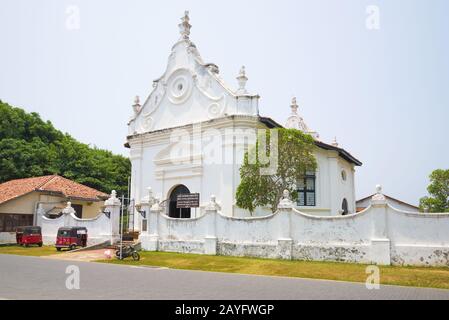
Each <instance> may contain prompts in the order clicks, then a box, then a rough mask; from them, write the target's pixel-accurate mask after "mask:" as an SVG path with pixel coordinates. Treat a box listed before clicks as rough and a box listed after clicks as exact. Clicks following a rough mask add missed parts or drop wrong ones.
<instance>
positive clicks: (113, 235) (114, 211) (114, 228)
mask: <svg viewBox="0 0 449 320" xmlns="http://www.w3.org/2000/svg"><path fill="white" fill-rule="evenodd" d="M121 205H122V203H121V202H120V200H119V199H118V198H117V192H116V191H115V190H112V192H111V196H110V197H109V199H108V200H106V201H105V202H104V206H105V209H104V211H105V212H109V222H110V225H109V228H108V237H109V239H110V241H111V244H113V243H114V242H116V241H118V240H119V239H120V208H121Z"/></svg>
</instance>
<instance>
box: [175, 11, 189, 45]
mask: <svg viewBox="0 0 449 320" xmlns="http://www.w3.org/2000/svg"><path fill="white" fill-rule="evenodd" d="M178 26H179V33H181V40H188V39H189V36H190V29H191V28H192V25H191V24H190V17H189V11H187V10H186V11H185V12H184V17H182V18H181V23H180V24H179V25H178Z"/></svg>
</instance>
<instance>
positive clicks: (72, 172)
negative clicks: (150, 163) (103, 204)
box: [0, 100, 131, 195]
mask: <svg viewBox="0 0 449 320" xmlns="http://www.w3.org/2000/svg"><path fill="white" fill-rule="evenodd" d="M130 171H131V164H130V161H129V159H128V158H125V157H123V156H120V155H114V154H112V153H111V152H110V151H106V150H101V149H98V148H91V147H89V146H88V145H86V144H84V143H81V142H78V141H77V140H75V139H74V138H72V137H71V136H70V135H68V134H64V133H62V132H61V131H59V130H57V129H55V127H54V126H53V125H52V123H51V122H50V121H47V122H44V121H43V120H42V119H41V118H40V116H39V115H38V114H37V113H26V112H25V111H24V110H22V109H19V108H14V107H12V106H10V105H8V104H7V103H4V102H2V101H1V100H0V183H2V182H5V181H8V180H11V179H18V178H28V177H36V176H43V175H50V174H59V175H61V176H63V177H66V178H68V179H72V180H74V181H76V182H79V183H82V184H84V185H87V186H89V187H92V188H95V189H97V190H100V191H103V192H106V193H110V192H111V190H117V192H118V194H122V193H123V194H125V195H126V193H127V189H128V176H129V175H130Z"/></svg>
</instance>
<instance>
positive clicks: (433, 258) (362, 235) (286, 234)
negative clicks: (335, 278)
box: [140, 190, 449, 266]
mask: <svg viewBox="0 0 449 320" xmlns="http://www.w3.org/2000/svg"><path fill="white" fill-rule="evenodd" d="M379 191H380V190H379ZM151 204H152V203H151V201H149V202H148V203H146V204H143V206H142V209H144V210H145V211H146V212H148V214H147V215H148V216H147V218H148V221H147V222H148V231H147V232H144V233H142V234H141V236H140V240H141V242H142V248H143V249H144V250H149V251H168V252H182V253H199V254H211V255H228V256H251V257H264V258H279V259H294V260H318V261H342V262H343V261H344V262H357V263H375V264H382V265H389V264H393V265H417V266H449V214H421V213H408V212H404V211H399V210H397V209H394V208H393V207H391V206H389V205H388V204H387V202H386V201H385V197H384V196H383V195H382V194H381V193H380V192H379V193H378V194H376V195H375V196H374V197H373V199H372V202H371V206H370V207H368V208H367V209H366V210H364V211H362V212H360V213H358V214H354V215H350V216H338V217H335V216H333V217H318V216H311V215H307V214H305V213H302V212H299V211H297V210H296V209H294V208H293V206H292V202H291V201H290V200H288V195H287V196H286V197H285V199H284V200H282V201H281V204H280V209H279V210H278V211H277V212H276V213H275V214H273V215H269V216H266V217H256V218H232V217H228V216H225V215H223V214H221V213H220V212H218V206H217V205H216V203H215V198H214V197H213V198H212V200H211V203H210V204H209V206H208V208H207V209H206V211H205V214H204V215H203V216H202V217H199V218H196V219H182V220H181V219H172V218H169V217H167V216H166V215H165V214H163V213H162V209H161V208H160V207H159V206H158V204H156V205H153V206H151Z"/></svg>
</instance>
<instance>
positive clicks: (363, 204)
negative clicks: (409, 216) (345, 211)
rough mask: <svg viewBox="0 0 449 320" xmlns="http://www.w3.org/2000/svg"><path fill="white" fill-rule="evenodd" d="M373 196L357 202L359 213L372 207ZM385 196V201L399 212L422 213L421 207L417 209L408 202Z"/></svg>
mask: <svg viewBox="0 0 449 320" xmlns="http://www.w3.org/2000/svg"><path fill="white" fill-rule="evenodd" d="M373 196H374V194H372V195H370V196H367V197H365V198H362V199H359V200H357V202H356V206H357V212H361V211H363V210H365V209H366V208H368V207H369V206H370V205H371V198H372V197H373ZM384 196H385V200H386V201H387V203H388V204H389V205H390V206H392V207H393V208H395V209H397V210H402V211H407V212H414V213H417V212H420V209H419V207H417V206H415V205H413V204H410V203H407V202H405V201H402V200H399V199H397V198H393V197H390V196H388V195H386V194H384Z"/></svg>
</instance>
